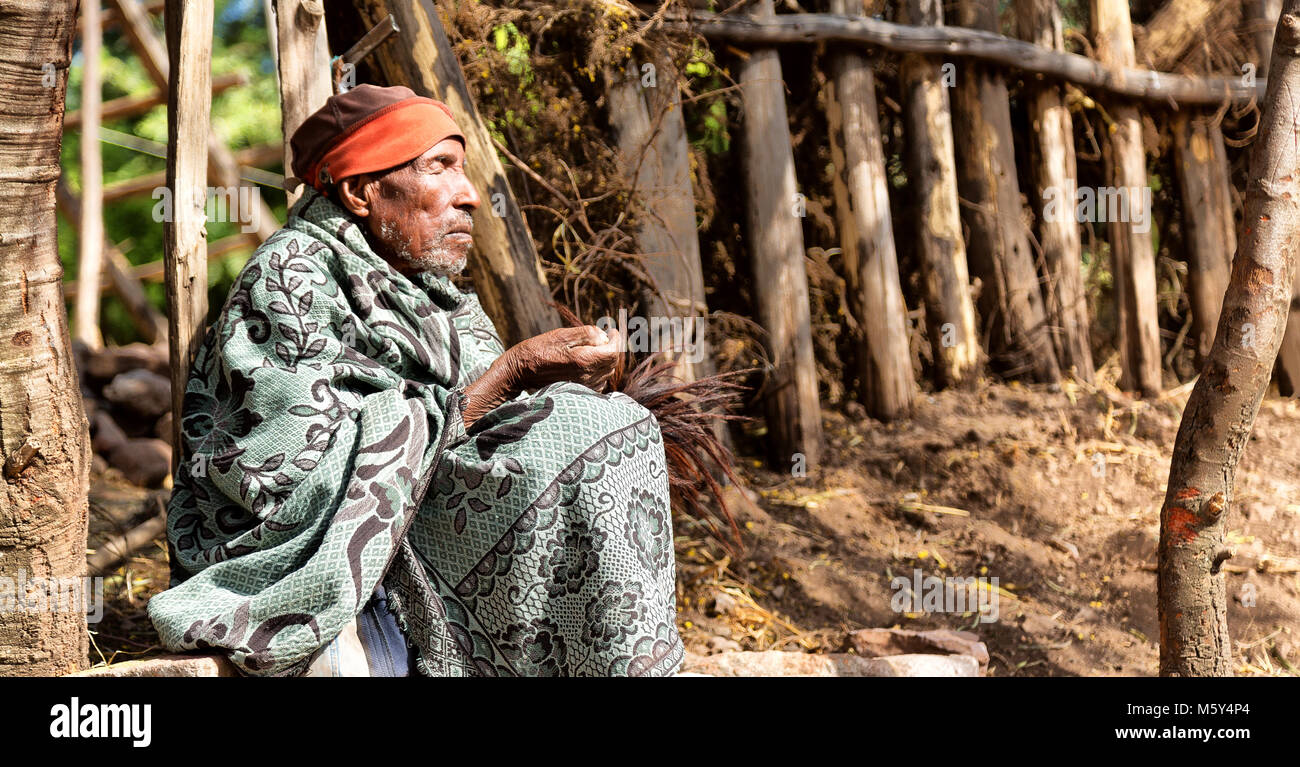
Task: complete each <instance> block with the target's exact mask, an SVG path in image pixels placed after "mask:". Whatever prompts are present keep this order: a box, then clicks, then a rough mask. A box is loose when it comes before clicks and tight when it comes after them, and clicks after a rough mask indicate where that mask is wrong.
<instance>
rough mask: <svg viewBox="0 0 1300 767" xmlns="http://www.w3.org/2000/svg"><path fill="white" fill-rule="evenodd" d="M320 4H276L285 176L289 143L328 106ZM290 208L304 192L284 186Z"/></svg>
mask: <svg viewBox="0 0 1300 767" xmlns="http://www.w3.org/2000/svg"><path fill="white" fill-rule="evenodd" d="M324 18H325V7H324V6H323V5H322V4H321V0H275V29H276V34H275V39H276V62H277V71H278V72H279V79H280V126H281V128H282V130H283V132H284V174H285V176H286V177H288V176H289V175H290V174H291V173H293V170H292V169H293V148H292V147H291V146H290V145H289V139H290V138H292V137H293V134H294V131H296V130H298V126H300V125H302V123H303V121H304V120H306V119H307V118H308V117H310V116H311V114H312V112H315V111H316V110H317V109H320V108H321V107H323V106H325V100H326V99H328V98H329V97H330V95H331V94H332V93H333V89H332V87H331V85H330V62H329V59H330V54H329V41H327V40H326V39H325V22H324ZM285 187H286V188H285V194H286V195H287V196H288V201H289V206H290V207H293V204H294V203H295V202H297V201H298V197H299V196H300V195H301V190H300V189H299V188H298V187H294V188H293V189H292V190H291V189H289V188H288V187H289V184H285Z"/></svg>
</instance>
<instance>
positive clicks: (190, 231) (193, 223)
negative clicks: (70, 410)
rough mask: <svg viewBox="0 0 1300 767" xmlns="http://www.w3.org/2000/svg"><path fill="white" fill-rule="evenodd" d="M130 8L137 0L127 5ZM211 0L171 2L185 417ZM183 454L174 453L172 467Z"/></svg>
mask: <svg viewBox="0 0 1300 767" xmlns="http://www.w3.org/2000/svg"><path fill="white" fill-rule="evenodd" d="M127 1H128V2H131V1H133V0H127ZM212 12H213V8H212V0H167V10H166V15H165V17H164V18H165V20H166V22H167V54H168V61H170V62H173V66H172V78H171V82H170V84H169V87H168V92H167V188H168V189H170V190H171V192H172V216H171V220H170V221H164V222H163V261H164V264H165V267H166V270H167V275H166V287H167V319H168V336H169V340H170V343H169V347H168V351H169V352H170V354H171V366H172V376H171V378H172V412H173V413H181V412H184V408H183V407H182V405H183V404H184V401H185V385H186V382H187V380H188V378H189V370H190V363H191V362H192V361H193V359H194V354H195V353H196V352H197V351H198V348H199V345H200V344H202V343H203V330H204V325H205V323H206V321H207V316H208V258H207V230H206V226H207V216H206V215H205V213H204V210H205V206H204V201H205V199H206V196H207V178H208V174H207V167H208V152H209V150H210V148H211V141H210V137H211V126H210V119H209V118H210V117H211V111H212V101H211V99H210V98H209V96H208V94H209V93H210V92H211V90H212ZM172 440H173V441H172V444H173V445H177V446H180V445H184V444H185V442H184V440H183V439H182V438H181V419H179V418H173V419H172ZM183 452H184V451H183V450H180V449H178V450H175V451H173V453H172V463H173V467H174V466H175V465H177V464H179V462H180V461H181V460H182V453H183Z"/></svg>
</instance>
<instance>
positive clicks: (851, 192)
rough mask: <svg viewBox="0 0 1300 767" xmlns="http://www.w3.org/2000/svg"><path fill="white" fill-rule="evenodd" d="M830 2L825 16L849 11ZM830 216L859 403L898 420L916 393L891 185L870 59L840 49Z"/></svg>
mask: <svg viewBox="0 0 1300 767" xmlns="http://www.w3.org/2000/svg"><path fill="white" fill-rule="evenodd" d="M847 9H848V3H847V2H845V0H830V10H831V13H847V12H848V10H847ZM827 105H828V114H827V119H828V121H829V123H830V145H831V162H832V163H833V165H834V166H835V172H834V182H833V186H834V189H835V213H836V221H837V222H838V224H839V230H840V247H841V250H842V252H843V254H844V271H845V272H846V273H847V274H846V277H847V280H846V281H847V283H848V293H849V307H850V310H851V311H852V312H853V313H854V315H856V320H857V325H858V327H857V334H856V340H855V343H854V346H855V347H856V352H857V358H858V382H859V384H860V391H861V399H862V404H863V405H865V406H866V408H867V412H868V413H870V414H871V415H873V416H875V417H876V418H879V419H881V420H893V419H896V418H899V417H901V416H904V415H906V414H907V412H908V411H909V410H910V408H911V406H912V399H913V397H914V396H915V394H916V380H915V379H914V378H913V377H912V355H911V350H910V349H909V348H908V344H907V305H906V304H905V303H904V302H903V289H902V287H901V286H900V285H899V282H898V256H897V253H896V252H895V250H894V227H893V223H892V219H891V217H890V214H889V183H888V182H887V181H886V178H885V154H884V150H883V149H882V148H881V142H880V123H879V119H880V118H879V115H878V114H877V113H876V78H875V76H874V75H873V73H872V71H871V62H870V61H869V60H868V59H867V58H866V57H865V56H863V55H862V54H861V53H859V52H857V51H852V50H847V49H844V48H842V47H837V48H835V49H833V50H832V51H831V53H830V88H829V90H828V92H827Z"/></svg>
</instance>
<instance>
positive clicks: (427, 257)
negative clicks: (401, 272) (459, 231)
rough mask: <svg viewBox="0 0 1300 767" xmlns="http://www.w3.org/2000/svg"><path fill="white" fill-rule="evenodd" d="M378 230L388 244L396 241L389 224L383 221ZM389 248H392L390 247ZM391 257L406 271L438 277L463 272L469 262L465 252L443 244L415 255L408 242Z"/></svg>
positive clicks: (395, 233) (427, 248) (395, 234)
mask: <svg viewBox="0 0 1300 767" xmlns="http://www.w3.org/2000/svg"><path fill="white" fill-rule="evenodd" d="M380 230H381V233H382V235H383V238H384V239H385V240H387V241H388V242H389V243H394V241H395V240H396V239H397V230H396V227H394V226H393V225H392V224H391V223H389V222H387V221H385V222H384V223H383V224H381V225H380ZM394 244H395V243H394ZM390 247H393V246H392V245H390ZM393 255H394V256H395V258H396V260H397V261H399V262H400V264H401V266H402V267H404V268H406V269H413V270H415V271H420V272H430V273H432V274H434V275H436V276H438V277H453V276H455V275H457V274H460V273H461V272H462V271H464V270H465V264H466V262H467V261H468V260H469V255H468V252H467V251H461V250H460V249H459V248H456V247H449V246H447V245H445V244H440V245H429V246H427V247H425V248H424V249H423V250H421V251H420V253H419V254H418V255H417V254H415V253H412V252H411V243H410V241H406V242H403V243H402V244H401V245H399V246H396V247H395V252H394V253H393Z"/></svg>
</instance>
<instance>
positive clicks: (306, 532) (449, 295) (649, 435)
mask: <svg viewBox="0 0 1300 767" xmlns="http://www.w3.org/2000/svg"><path fill="white" fill-rule="evenodd" d="M501 352H502V347H501V343H500V341H499V339H498V337H497V335H496V333H495V331H494V329H493V327H492V324H491V322H490V321H489V320H488V319H487V317H486V316H485V315H484V313H483V311H482V309H481V307H480V306H479V303H478V301H477V299H476V298H475V297H474V296H473V294H469V293H463V292H461V291H460V290H458V289H457V288H456V287H455V286H453V285H452V284H451V282H450V281H449V280H448V279H447V278H445V277H435V276H432V275H421V276H420V277H418V278H407V277H405V276H403V275H401V274H400V273H398V272H396V271H395V270H393V269H392V268H391V267H390V266H389V265H388V264H387V263H386V262H385V261H384V260H383V259H382V258H380V257H379V256H378V255H377V254H376V253H375V252H374V251H373V250H371V248H370V246H369V245H368V244H367V242H366V239H365V237H364V235H363V232H362V231H361V229H360V228H359V227H358V226H357V223H356V221H355V220H354V219H352V218H351V217H350V216H349V215H348V214H347V213H346V212H345V211H343V210H342V209H341V208H339V207H338V206H336V205H334V204H333V203H331V202H330V201H329V200H328V199H326V198H324V197H322V196H320V195H319V194H317V193H315V192H314V191H308V192H307V193H306V194H305V195H304V197H303V199H302V200H300V201H299V203H298V204H297V205H296V206H295V207H294V209H293V210H292V211H290V216H289V221H288V223H287V224H286V226H285V227H284V228H283V229H282V230H280V231H279V232H277V233H276V234H275V235H274V236H273V237H272V238H271V239H269V240H267V242H266V243H265V244H263V245H262V247H260V248H258V250H257V252H256V253H254V254H253V256H252V258H251V259H250V260H249V262H248V264H247V265H246V266H245V267H244V269H243V271H242V272H241V273H240V275H239V278H238V279H237V281H236V284H235V286H234V287H233V289H232V291H231V293H230V296H229V298H228V299H227V300H226V304H225V306H224V308H223V310H222V312H221V316H220V318H219V320H218V321H217V322H215V323H214V324H213V326H212V327H211V328H210V330H209V331H208V334H207V337H206V339H205V341H204V343H203V345H202V347H201V348H200V350H199V352H198V355H197V357H196V359H195V362H194V367H193V370H192V373H191V377H190V382H189V385H188V387H187V389H186V392H185V406H184V413H183V429H184V442H185V445H184V447H185V450H184V457H183V459H182V462H181V466H180V468H179V470H178V471H177V474H176V478H175V479H176V482H175V487H176V489H175V493H174V495H173V497H172V501H171V505H170V507H169V509H168V540H169V543H170V549H171V551H170V553H171V561H172V584H171V586H172V587H171V588H170V589H169V590H167V591H165V592H163V593H162V594H159V595H158V596H155V597H154V598H153V599H151V600H150V602H149V614H150V617H151V618H152V619H153V622H154V625H155V626H156V627H157V629H158V632H159V635H160V636H161V638H162V641H163V642H164V643H165V644H166V645H167V647H169V648H171V649H175V650H182V649H193V648H217V649H220V650H223V651H225V652H227V653H228V654H229V656H230V658H231V660H232V661H233V662H234V663H235V664H236V665H237V666H238V667H239V668H240V669H241V670H243V671H244V672H246V673H249V674H259V675H293V674H299V673H302V671H303V670H304V669H305V667H306V666H307V664H308V663H309V662H310V660H311V658H312V656H313V654H314V653H316V652H317V651H318V650H319V649H320V648H321V647H323V646H325V645H326V644H328V643H329V642H330V641H331V640H333V639H334V638H335V637H336V636H337V635H338V634H339V633H340V632H341V631H342V630H343V629H344V627H346V626H347V625H349V623H350V622H351V621H353V620H354V618H355V617H356V616H357V614H358V612H360V610H361V608H362V607H363V605H364V604H365V603H366V601H367V600H368V599H369V598H370V596H371V594H372V593H373V592H374V591H375V589H376V586H378V585H379V584H380V583H381V582H382V584H383V585H384V587H385V588H386V590H387V591H388V593H389V598H390V604H391V605H392V606H393V607H394V609H395V612H396V614H397V618H398V621H399V624H400V625H401V626H402V629H403V633H404V634H405V636H406V637H407V639H408V641H409V642H411V643H412V644H413V646H414V647H415V649H416V651H417V654H418V662H417V668H418V669H419V670H420V671H421V672H422V673H425V674H429V675H436V676H447V675H467V676H494V675H524V676H545V675H602V676H608V675H643V676H662V675H668V674H671V673H673V672H675V671H676V669H677V667H678V666H679V665H680V662H681V658H682V643H681V639H680V638H679V637H678V635H677V629H676V623H675V613H676V610H675V597H674V595H675V588H674V559H673V547H672V525H671V517H670V513H669V503H668V475H667V472H666V467H665V461H664V450H663V445H662V442H661V437H660V433H659V428H658V425H657V424H656V422H655V420H654V417H653V416H652V415H651V414H650V413H649V411H647V410H646V409H644V408H643V407H641V406H640V405H638V404H636V403H635V402H633V401H632V400H631V399H630V398H628V397H626V396H623V395H621V394H609V395H602V394H597V393H595V392H593V391H592V390H590V389H587V388H585V387H582V386H579V385H577V384H556V385H552V386H549V387H547V388H545V389H542V390H540V391H537V392H535V393H531V394H524V395H521V396H520V397H518V398H516V399H514V400H511V401H509V402H507V403H506V404H504V405H502V406H501V407H498V408H497V409H495V410H493V411H491V412H490V413H488V414H487V415H486V416H484V417H483V418H481V419H480V420H479V421H477V422H476V423H475V424H474V427H473V429H471V430H470V431H469V432H468V433H467V432H466V430H465V428H464V425H463V424H462V422H461V420H460V415H459V412H460V411H459V405H458V399H459V398H460V396H461V392H462V390H463V387H464V386H466V385H467V384H469V383H470V382H472V381H474V380H475V379H476V378H477V377H478V376H479V375H481V374H482V372H483V371H484V370H486V369H487V367H488V365H489V364H490V363H491V362H492V361H493V360H494V359H495V358H496V357H497V356H499V355H500V354H501Z"/></svg>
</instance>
